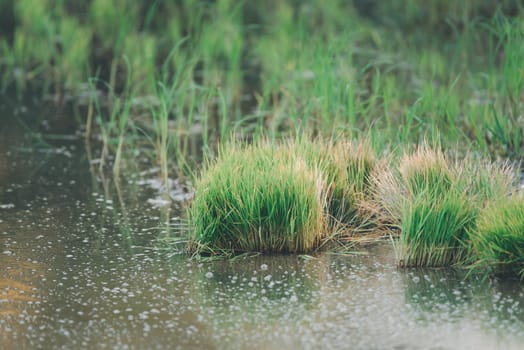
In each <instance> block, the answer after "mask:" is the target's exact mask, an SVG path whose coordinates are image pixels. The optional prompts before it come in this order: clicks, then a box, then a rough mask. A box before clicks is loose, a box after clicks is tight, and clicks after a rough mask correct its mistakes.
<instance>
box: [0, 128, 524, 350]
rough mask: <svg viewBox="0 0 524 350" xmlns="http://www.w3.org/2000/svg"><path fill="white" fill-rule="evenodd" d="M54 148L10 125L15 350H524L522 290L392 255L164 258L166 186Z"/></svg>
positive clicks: (2, 303)
mask: <svg viewBox="0 0 524 350" xmlns="http://www.w3.org/2000/svg"><path fill="white" fill-rule="evenodd" d="M35 143H36V144H37V146H36V147H35V146H34V145H35ZM49 143H51V145H50V144H46V145H45V146H44V145H42V146H39V144H38V142H35V140H34V139H31V138H28V134H27V132H26V131H25V130H24V129H23V128H22V127H20V125H19V124H18V123H17V119H15V118H13V119H12V120H11V119H7V118H4V119H2V121H1V123H0V267H1V268H0V339H1V344H2V345H1V346H0V347H1V348H2V349H24V348H46V349H48V348H53V349H61V348H63V349H80V348H82V349H86V348H87V349H108V348H116V349H128V348H129V349H133V348H140V349H145V348H148V349H156V348H166V349H176V348H180V349H281V348H288V349H318V348H325V349H399V350H400V349H522V347H523V346H524V309H523V304H524V285H523V284H522V283H521V282H519V281H515V280H497V279H491V280H490V279H478V278H475V277H470V278H466V276H465V273H464V272H463V271H453V270H447V269H443V270H398V269H397V268H396V267H395V261H394V253H393V249H392V247H391V243H390V242H383V243H380V244H376V245H373V246H370V247H363V248H361V249H359V250H358V251H355V253H354V254H349V255H336V254H331V253H323V254H320V255H317V256H256V257H251V258H242V259H236V260H232V261H213V262H206V263H202V262H198V261H194V260H190V259H189V258H188V257H187V256H185V255H184V254H181V253H177V254H176V252H172V251H170V250H167V249H166V246H165V244H162V238H163V237H165V236H166V235H168V234H172V232H173V230H174V226H175V225H174V224H175V223H176V222H178V217H179V216H180V212H179V211H180V210H182V208H183V205H182V204H181V203H176V202H175V203H174V204H173V205H172V206H171V209H170V210H168V209H166V208H165V207H163V208H162V207H158V206H157V205H158V204H159V200H158V190H157V189H155V186H154V184H155V179H154V178H151V176H153V175H151V174H148V173H144V174H142V175H141V176H139V177H137V178H136V179H132V180H130V181H127V182H126V183H123V184H121V186H115V184H114V183H113V181H111V180H107V179H103V178H100V177H99V176H97V174H95V173H92V172H90V166H89V164H90V163H89V161H88V159H87V158H86V156H85V154H86V152H84V151H83V150H82V147H83V142H82V140H81V138H80V139H78V138H77V137H75V136H74V135H71V134H68V133H67V131H66V133H65V134H63V137H61V138H55V139H54V140H53V141H52V142H49ZM29 144H31V147H29ZM183 197H184V195H183V194H181V195H180V198H183ZM170 232H171V233H170Z"/></svg>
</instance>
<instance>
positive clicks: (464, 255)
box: [376, 146, 514, 267]
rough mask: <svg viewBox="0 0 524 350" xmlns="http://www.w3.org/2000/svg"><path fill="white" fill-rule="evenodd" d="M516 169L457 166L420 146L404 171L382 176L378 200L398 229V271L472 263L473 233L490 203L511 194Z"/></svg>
mask: <svg viewBox="0 0 524 350" xmlns="http://www.w3.org/2000/svg"><path fill="white" fill-rule="evenodd" d="M513 179H514V178H513V170H512V168H511V167H510V166H509V165H507V164H502V165H500V164H492V163H488V162H486V161H483V160H477V159H474V158H473V157H471V156H468V157H465V158H463V159H461V160H460V161H459V160H454V161H452V160H451V159H450V157H447V156H446V155H444V154H443V153H442V152H440V151H438V150H433V149H431V148H429V147H428V146H421V147H419V148H418V149H417V150H416V151H415V152H414V153H412V154H408V155H406V156H404V157H403V158H402V159H401V161H400V166H399V171H398V173H395V172H393V171H387V172H386V173H385V174H382V175H380V176H379V177H377V179H376V182H377V185H376V188H377V191H376V192H377V197H378V200H379V202H380V204H381V205H382V206H383V208H385V210H386V212H387V215H386V216H388V217H389V221H390V222H392V223H393V225H394V226H395V227H397V228H398V231H399V232H400V238H399V241H398V244H397V246H396V253H397V260H398V264H399V266H425V267H437V266H449V265H457V264H464V263H466V262H467V261H468V260H469V259H470V254H471V248H470V232H474V231H475V226H476V220H477V216H478V213H479V211H480V210H482V208H483V207H485V206H486V203H488V202H489V201H493V200H496V199H500V198H504V196H505V195H506V194H508V193H510V192H511V186H512V184H513Z"/></svg>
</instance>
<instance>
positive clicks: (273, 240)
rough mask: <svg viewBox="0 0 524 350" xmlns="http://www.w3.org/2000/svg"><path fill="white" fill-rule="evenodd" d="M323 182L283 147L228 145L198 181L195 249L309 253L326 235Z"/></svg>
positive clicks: (193, 218)
mask: <svg viewBox="0 0 524 350" xmlns="http://www.w3.org/2000/svg"><path fill="white" fill-rule="evenodd" d="M325 187H326V183H325V178H324V176H323V175H322V173H321V172H320V171H319V170H318V169H316V168H314V167H310V166H308V165H307V163H306V161H305V160H304V159H303V157H301V156H299V155H297V154H296V153H294V152H292V151H291V148H289V147H284V146H271V145H269V144H255V145H250V146H244V147H239V146H238V145H230V146H226V147H225V148H223V149H222V150H221V151H220V154H219V156H218V158H217V160H216V161H215V162H213V164H211V165H210V166H209V167H208V169H207V170H206V171H205V173H204V174H203V175H202V177H201V178H200V179H198V180H197V181H196V183H195V190H196V195H195V198H194V200H193V202H192V204H191V207H190V209H189V213H188V215H189V222H190V227H191V229H192V234H193V243H194V244H193V246H194V247H195V249H197V250H199V251H207V252H220V251H222V252H224V251H228V252H231V251H233V252H245V251H260V252H293V253H298V252H307V251H311V250H312V249H314V248H315V247H317V245H318V242H319V241H320V239H321V238H322V237H323V235H324V234H325V232H326V222H325V218H324V208H325V203H326V193H325Z"/></svg>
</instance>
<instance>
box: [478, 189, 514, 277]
mask: <svg viewBox="0 0 524 350" xmlns="http://www.w3.org/2000/svg"><path fill="white" fill-rule="evenodd" d="M472 241H473V249H474V254H475V256H476V258H477V259H478V261H477V264H476V265H477V266H482V267H489V268H491V269H493V270H495V272H498V273H509V274H516V275H518V276H519V278H520V279H524V198H523V197H522V195H513V196H511V197H510V198H509V199H508V198H506V199H503V200H499V201H495V202H493V203H491V205H489V206H487V207H486V208H485V209H484V210H482V212H481V213H480V215H479V220H478V224H477V228H476V230H475V231H474V234H473V235H472Z"/></svg>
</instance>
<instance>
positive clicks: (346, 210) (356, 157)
mask: <svg viewBox="0 0 524 350" xmlns="http://www.w3.org/2000/svg"><path fill="white" fill-rule="evenodd" d="M302 147H304V145H302ZM308 147H309V149H310V150H309V152H308V151H306V154H308V153H309V156H308V157H310V158H313V162H316V164H317V165H318V166H319V168H321V169H322V171H323V172H324V174H325V175H326V179H327V183H328V184H329V188H328V190H327V194H328V205H327V213H328V215H329V223H330V226H331V227H332V228H334V229H335V230H334V231H337V230H339V229H340V230H341V232H343V233H347V231H348V229H350V230H356V229H358V228H360V227H361V226H365V225H363V224H365V223H367V224H369V223H370V222H369V221H370V220H371V213H370V212H369V209H370V206H369V205H368V204H369V203H370V202H369V197H370V192H371V191H370V185H371V177H372V173H373V172H374V170H375V168H376V167H377V163H378V161H377V158H376V156H375V153H374V151H373V149H372V148H371V146H370V145H369V144H368V143H366V142H364V141H358V142H351V141H338V142H332V141H330V142H326V141H322V140H320V141H318V142H314V143H310V145H309V146H308ZM308 147H307V146H306V148H308ZM299 148H300V146H299ZM299 152H300V151H299Z"/></svg>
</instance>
